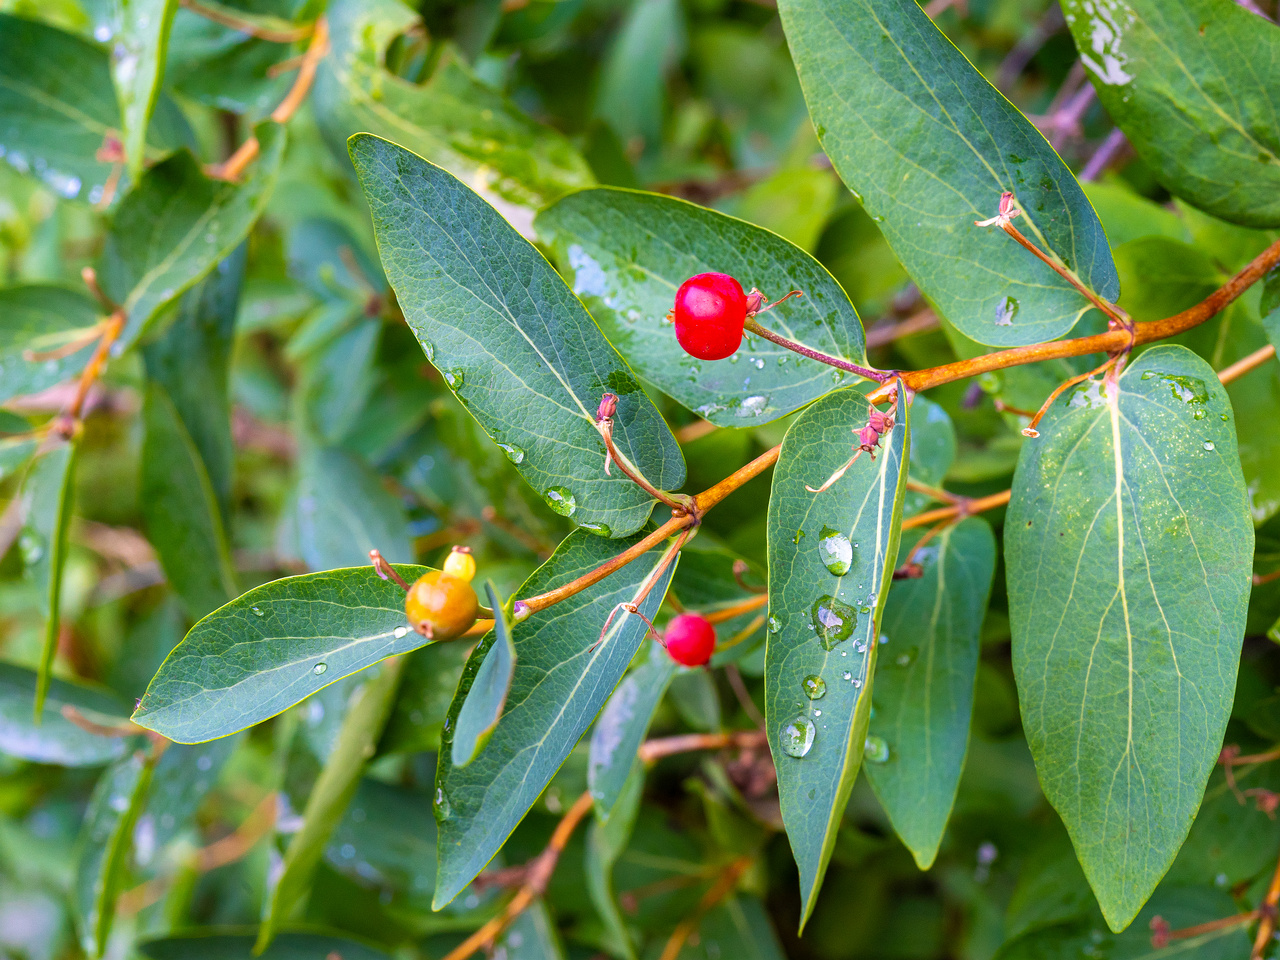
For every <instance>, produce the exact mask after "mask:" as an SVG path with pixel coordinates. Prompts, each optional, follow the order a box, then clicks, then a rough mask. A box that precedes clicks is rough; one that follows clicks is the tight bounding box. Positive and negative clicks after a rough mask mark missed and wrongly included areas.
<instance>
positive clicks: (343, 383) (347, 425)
mask: <svg viewBox="0 0 1280 960" xmlns="http://www.w3.org/2000/svg"><path fill="white" fill-rule="evenodd" d="M343 312H344V313H345V314H346V316H347V317H349V318H350V319H352V320H356V319H357V318H358V319H359V320H363V321H365V322H363V323H359V322H358V323H357V324H356V325H355V326H353V327H352V328H351V329H349V330H347V331H346V332H344V333H342V334H340V335H339V336H337V337H335V338H334V339H333V340H332V341H331V342H330V343H328V344H326V345H325V346H324V347H323V348H322V349H319V350H317V351H315V353H314V354H312V355H311V356H309V357H308V358H307V363H306V364H305V366H304V367H303V370H302V376H301V378H300V384H299V393H300V395H301V400H302V405H303V406H304V407H305V409H306V411H307V413H308V414H309V418H308V423H307V427H308V429H310V430H313V431H315V433H316V435H317V436H318V437H320V438H322V439H323V440H324V441H325V442H326V443H330V444H336V443H338V442H339V441H341V440H342V438H343V437H345V436H347V435H348V434H349V433H350V432H351V428H352V426H353V425H354V424H355V423H356V422H357V420H358V419H359V417H360V415H361V414H362V413H363V412H364V408H365V404H366V403H368V401H369V396H370V394H372V393H373V389H374V386H375V385H376V377H377V369H376V367H375V363H376V360H377V354H378V344H379V342H380V340H381V339H382V324H381V323H380V322H378V321H377V320H373V321H370V320H369V318H368V317H366V316H365V315H364V311H363V309H361V308H360V307H359V306H355V305H352V306H350V307H348V308H347V309H346V310H345V311H343Z"/></svg>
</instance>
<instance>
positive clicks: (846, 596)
mask: <svg viewBox="0 0 1280 960" xmlns="http://www.w3.org/2000/svg"><path fill="white" fill-rule="evenodd" d="M870 410H871V406H870V404H868V403H867V400H866V398H865V397H863V395H862V394H860V393H858V392H857V391H856V390H852V389H848V390H840V391H837V392H835V393H831V394H828V395H827V396H826V397H824V398H823V399H821V400H819V401H818V402H817V403H815V404H814V405H813V406H812V407H810V408H809V409H808V410H806V411H805V412H804V413H802V414H801V415H800V416H799V417H798V418H797V419H796V421H795V422H794V423H793V424H792V425H791V427H790V429H789V430H787V435H786V437H785V439H784V440H783V441H782V452H781V454H780V455H779V457H778V465H777V467H775V468H774V474H773V490H772V492H771V494H770V496H769V631H770V633H769V640H768V647H767V648H766V652H765V690H766V695H765V701H766V711H765V716H766V718H767V729H768V730H769V743H770V748H771V749H772V750H773V755H774V760H775V763H776V765H777V769H778V795H779V799H780V801H781V803H782V819H783V822H784V823H785V824H786V828H787V837H788V839H789V840H790V841H791V850H792V853H793V854H794V855H795V859H796V864H797V865H798V866H799V868H800V898H801V903H802V908H801V914H800V925H801V927H802V928H803V926H804V923H805V922H806V921H807V920H808V918H809V915H810V914H811V913H812V911H813V907H814V903H815V902H816V900H817V897H818V891H819V889H820V888H821V886H822V877H823V874H824V873H825V872H826V869H827V861H828V860H829V859H830V858H831V851H832V849H833V848H834V846H835V842H836V833H837V831H838V830H839V827H840V820H841V817H842V816H843V814H844V808H845V803H846V802H847V801H848V799H849V793H850V791H851V790H852V789H853V783H854V780H855V779H856V777H857V775H858V768H859V766H860V765H861V763H862V755H863V746H864V740H865V739H866V733H867V721H868V718H869V714H870V709H871V697H870V692H871V678H872V675H873V674H874V672H875V660H876V647H877V638H878V637H879V636H880V629H879V627H880V618H881V616H882V615H883V611H884V605H885V600H886V599H887V597H888V594H889V583H890V579H891V577H892V576H893V567H894V560H895V558H896V557H897V555H898V538H899V534H900V532H901V523H902V495H903V491H904V489H905V485H906V481H907V471H906V465H907V456H908V449H909V441H908V423H907V416H908V411H909V408H908V406H907V404H906V401H905V398H901V397H900V398H899V400H898V403H897V407H896V410H895V412H894V419H895V421H896V424H895V426H894V427H893V429H892V430H891V431H890V432H889V433H888V434H887V435H886V436H884V437H883V438H882V442H883V444H884V449H883V450H880V451H877V456H876V459H875V460H872V459H871V457H870V456H868V455H867V454H865V453H863V454H861V455H860V456H859V457H858V460H857V461H856V462H855V463H854V464H853V465H852V466H851V467H850V468H849V470H848V472H847V473H846V474H845V475H844V476H843V477H842V478H841V479H840V480H837V481H836V483H835V484H834V485H833V486H832V487H831V488H830V489H828V490H827V491H826V492H824V493H810V492H809V491H808V490H807V489H806V486H809V487H818V486H821V485H822V484H823V483H824V482H825V481H826V480H827V478H828V477H829V476H831V475H832V473H833V472H834V471H835V470H837V469H838V468H839V467H840V466H841V465H842V464H843V463H844V462H845V461H847V460H848V459H849V455H850V443H851V442H852V444H854V449H857V447H856V444H857V436H856V431H857V430H859V429H860V428H861V427H863V426H865V425H866V424H867V420H868V416H869V413H870ZM828 564H830V566H828ZM835 571H842V572H839V573H837V572H835ZM818 685H820V686H818ZM815 686H817V690H816V691H815ZM808 692H814V693H819V692H820V696H818V697H817V698H816V699H810V698H809V696H808V695H807V694H808Z"/></svg>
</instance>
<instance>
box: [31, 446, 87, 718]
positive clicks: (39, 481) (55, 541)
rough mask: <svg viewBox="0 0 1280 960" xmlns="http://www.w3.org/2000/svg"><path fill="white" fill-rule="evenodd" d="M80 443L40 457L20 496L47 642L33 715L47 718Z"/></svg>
mask: <svg viewBox="0 0 1280 960" xmlns="http://www.w3.org/2000/svg"><path fill="white" fill-rule="evenodd" d="M77 449H78V447H77V444H75V443H65V442H63V443H59V444H58V445H57V446H55V447H53V448H51V449H49V450H46V451H45V452H44V453H42V454H40V456H39V457H37V458H36V461H35V462H34V463H33V464H32V465H31V467H30V469H28V470H27V475H26V477H25V479H24V480H23V483H22V493H21V496H22V498H23V501H24V509H25V517H24V520H23V524H22V531H21V532H20V533H19V534H18V547H19V549H20V550H21V551H22V559H23V562H24V563H25V564H26V572H27V577H28V579H29V580H30V581H31V582H32V583H33V584H34V585H35V587H36V589H37V590H38V591H39V594H40V612H41V613H42V614H43V615H44V642H43V645H42V646H41V649H40V663H39V673H38V677H37V680H36V695H35V717H36V720H37V722H39V720H40V718H41V717H42V716H43V711H44V698H45V694H46V693H47V692H48V689H49V679H50V676H51V673H52V671H53V659H54V656H55V655H56V654H57V652H58V624H59V621H60V619H61V607H60V604H61V600H62V572H63V567H64V566H65V565H66V560H67V527H68V526H69V524H70V523H71V508H72V503H73V500H74V497H75V469H76V452H77Z"/></svg>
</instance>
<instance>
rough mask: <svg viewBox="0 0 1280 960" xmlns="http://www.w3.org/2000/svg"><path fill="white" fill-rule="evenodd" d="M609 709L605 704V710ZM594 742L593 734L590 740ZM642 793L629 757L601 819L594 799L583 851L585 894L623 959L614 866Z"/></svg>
mask: <svg viewBox="0 0 1280 960" xmlns="http://www.w3.org/2000/svg"><path fill="white" fill-rule="evenodd" d="M663 655H664V656H665V655H666V654H665V653H664V654H663ZM667 659H668V660H670V659H671V658H670V657H668V658H667ZM634 676H635V674H634V673H633V674H631V677H634ZM628 679H630V677H628ZM623 682H624V683H625V682H626V681H623ZM608 709H609V708H608V706H606V707H605V710H606V711H607V710H608ZM594 742H595V741H594V736H593V740H592V743H593V744H594ZM593 789H594V785H593ZM643 793H644V766H643V765H642V764H640V763H639V762H638V761H637V760H636V759H635V757H632V758H631V768H630V770H629V771H628V775H627V777H626V779H625V780H624V781H623V786H622V787H621V788H620V789H619V790H618V795H617V796H616V797H615V798H614V800H613V801H611V802H610V804H609V807H608V812H607V815H605V816H604V817H603V818H602V816H601V813H600V806H599V803H598V802H597V806H596V816H595V817H594V818H593V819H592V821H591V829H590V831H589V832H588V834H587V843H586V851H585V854H584V864H583V865H584V867H585V869H586V874H587V877H586V886H587V895H588V896H590V897H591V903H592V905H593V906H594V907H595V908H596V913H598V914H599V915H600V919H601V921H602V922H603V923H604V926H605V929H606V931H608V935H609V937H610V939H611V940H612V943H609V944H608V948H609V952H610V953H615V954H617V953H620V954H621V955H622V956H623V957H625V958H626V960H635V946H634V945H633V944H632V942H631V934H630V933H629V932H628V931H627V925H626V923H625V921H624V920H623V918H622V911H621V910H620V909H618V901H617V897H616V896H615V895H614V890H613V867H614V864H616V863H617V862H618V858H619V857H620V856H622V852H623V851H624V850H625V849H626V848H627V842H628V841H629V840H630V839H631V831H632V830H633V829H634V827H635V823H636V816H637V814H639V812H640V799H641V796H642V795H643Z"/></svg>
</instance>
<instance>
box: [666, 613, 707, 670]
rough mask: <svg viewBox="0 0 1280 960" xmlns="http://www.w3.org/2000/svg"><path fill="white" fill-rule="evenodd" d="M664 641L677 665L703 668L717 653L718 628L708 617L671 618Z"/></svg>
mask: <svg viewBox="0 0 1280 960" xmlns="http://www.w3.org/2000/svg"><path fill="white" fill-rule="evenodd" d="M663 639H664V640H665V641H666V644H667V653H669V654H670V655H671V659H672V660H674V661H675V662H676V663H681V664H684V665H685V666H686V667H701V666H703V665H704V664H706V663H707V662H708V661H709V660H710V659H711V654H712V653H714V652H715V649H716V628H715V627H713V626H712V625H711V622H710V621H709V620H707V618H706V617H701V616H699V615H698V614H696V613H682V614H680V615H679V616H678V617H672V618H671V622H670V623H668V624H667V632H666V634H665V635H664V637H663Z"/></svg>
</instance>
